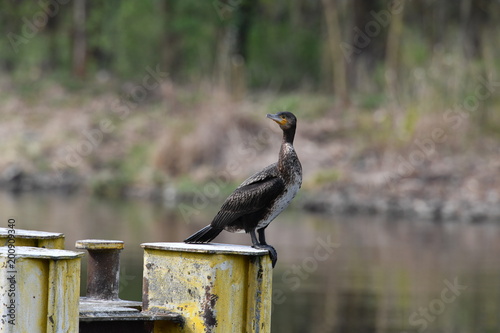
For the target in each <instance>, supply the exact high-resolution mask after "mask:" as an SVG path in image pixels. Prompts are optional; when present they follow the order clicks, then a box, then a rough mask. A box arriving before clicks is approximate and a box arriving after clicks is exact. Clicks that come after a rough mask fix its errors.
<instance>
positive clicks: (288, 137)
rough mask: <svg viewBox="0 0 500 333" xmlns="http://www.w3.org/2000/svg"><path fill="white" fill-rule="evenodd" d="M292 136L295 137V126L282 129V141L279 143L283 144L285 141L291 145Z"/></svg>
mask: <svg viewBox="0 0 500 333" xmlns="http://www.w3.org/2000/svg"><path fill="white" fill-rule="evenodd" d="M294 138H295V128H290V129H287V130H285V131H283V141H282V143H281V145H282V146H283V145H284V144H285V143H289V144H291V145H293V139H294Z"/></svg>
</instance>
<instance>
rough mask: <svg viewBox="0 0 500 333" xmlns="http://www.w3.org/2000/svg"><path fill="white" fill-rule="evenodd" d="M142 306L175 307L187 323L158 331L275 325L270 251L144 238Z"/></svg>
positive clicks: (263, 328) (263, 332)
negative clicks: (273, 323)
mask: <svg viewBox="0 0 500 333" xmlns="http://www.w3.org/2000/svg"><path fill="white" fill-rule="evenodd" d="M141 246H142V247H143V248H144V272H143V274H144V281H143V310H144V311H146V312H153V313H154V312H155V311H165V310H167V311H168V310H169V311H175V312H178V313H180V314H182V315H183V317H184V320H185V322H184V325H183V326H182V327H181V326H175V327H174V326H171V325H170V326H167V324H163V323H159V324H157V325H155V328H154V332H156V333H160V332H182V333H187V332H190V333H195V332H213V333H216V332H221V333H227V332H258V333H266V332H270V330H271V304H272V303H271V296H272V266H271V260H270V259H269V256H268V252H267V251H266V250H259V249H254V248H252V247H249V246H242V245H229V244H185V243H145V244H141Z"/></svg>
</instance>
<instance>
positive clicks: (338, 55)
mask: <svg viewBox="0 0 500 333" xmlns="http://www.w3.org/2000/svg"><path fill="white" fill-rule="evenodd" d="M322 2H323V7H324V13H325V21H326V28H327V45H328V48H329V50H330V56H331V65H332V66H331V67H332V70H333V73H332V81H333V90H334V92H335V94H336V95H337V96H338V98H339V100H340V101H341V104H342V105H348V104H349V94H348V92H347V76H346V62H345V58H344V55H343V53H342V50H341V49H340V45H341V42H342V40H341V35H340V24H339V18H338V10H337V0H322Z"/></svg>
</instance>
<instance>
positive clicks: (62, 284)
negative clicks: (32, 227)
mask: <svg viewBox="0 0 500 333" xmlns="http://www.w3.org/2000/svg"><path fill="white" fill-rule="evenodd" d="M82 255H83V253H78V252H73V251H65V250H58V249H43V248H36V247H16V252H15V256H16V261H15V267H14V268H13V269H12V267H11V266H10V264H11V262H9V258H8V248H6V247H0V267H2V270H3V272H7V271H8V270H7V268H9V271H13V272H12V273H8V274H1V275H0V300H1V302H0V303H1V304H2V305H5V304H10V303H11V300H13V302H14V303H13V304H15V312H14V318H13V319H14V322H15V326H13V325H9V324H6V325H0V332H10V331H9V330H10V329H12V328H14V331H13V332H30V333H37V332H40V333H41V332H43V333H55V332H77V331H78V320H79V315H78V304H79V294H80V257H81V256H82ZM12 277H13V279H14V280H15V283H14V286H13V287H12V289H13V290H14V291H13V294H10V293H9V288H11V287H10V286H11V283H12V280H8V278H12ZM6 311H7V310H6V307H5V306H2V309H0V318H6V317H4V316H6V315H7V312H6Z"/></svg>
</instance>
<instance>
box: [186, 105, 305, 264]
mask: <svg viewBox="0 0 500 333" xmlns="http://www.w3.org/2000/svg"><path fill="white" fill-rule="evenodd" d="M267 118H270V119H272V120H274V121H275V122H276V123H278V124H279V126H280V128H281V129H282V130H283V141H282V143H281V149H280V152H279V159H278V162H276V163H274V164H271V165H270V166H268V167H267V168H264V169H263V170H261V171H259V172H257V173H256V174H254V175H253V176H251V177H249V178H248V179H247V180H245V181H244V182H243V183H242V184H241V185H240V186H238V188H236V190H235V191H234V192H233V193H232V194H231V195H230V196H229V197H228V198H227V199H226V201H225V202H224V204H223V205H222V207H221V209H220V211H219V212H218V213H217V215H216V216H215V217H214V219H213V221H212V223H210V224H209V225H207V226H206V227H204V228H203V229H201V230H199V231H198V232H196V233H194V234H193V235H191V236H190V237H189V238H187V239H186V240H184V242H186V243H208V242H210V241H212V240H213V239H214V238H215V237H217V235H218V234H219V233H220V232H221V231H222V230H227V231H230V232H246V233H250V236H251V238H252V244H253V247H254V248H258V249H266V250H268V251H269V255H270V257H271V261H272V264H273V267H274V265H275V264H276V261H277V259H278V254H277V253H276V250H275V249H274V247H272V246H271V245H269V244H267V243H266V238H265V235H264V230H265V229H266V227H267V226H268V225H269V223H271V221H272V220H274V218H275V217H276V216H278V214H279V213H281V212H282V211H283V210H284V209H285V208H286V207H287V206H288V204H289V203H290V201H292V199H293V198H294V197H295V194H297V191H298V190H299V188H300V186H301V184H302V166H301V165H300V161H299V158H298V157H297V154H296V153H295V149H294V148H293V139H294V137H295V128H296V125H297V118H295V116H294V115H293V113H291V112H279V113H277V114H268V115H267ZM256 232H257V233H258V234H259V240H257V236H256Z"/></svg>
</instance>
